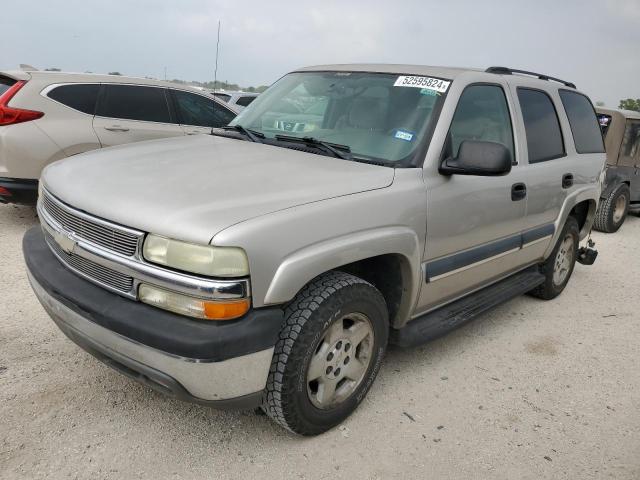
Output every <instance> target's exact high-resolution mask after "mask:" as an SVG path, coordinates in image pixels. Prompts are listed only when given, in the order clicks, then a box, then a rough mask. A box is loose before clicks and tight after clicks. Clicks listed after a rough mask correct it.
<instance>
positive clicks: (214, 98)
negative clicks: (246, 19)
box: [211, 20, 220, 135]
mask: <svg viewBox="0 0 640 480" xmlns="http://www.w3.org/2000/svg"><path fill="white" fill-rule="evenodd" d="M219 50H220V20H218V41H217V42H216V68H215V70H214V71H213V119H214V121H215V118H216V103H217V97H216V84H217V83H218V52H219ZM211 134H212V135H213V126H212V127H211Z"/></svg>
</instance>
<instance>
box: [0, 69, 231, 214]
mask: <svg viewBox="0 0 640 480" xmlns="http://www.w3.org/2000/svg"><path fill="white" fill-rule="evenodd" d="M235 116H236V113H235V112H234V111H233V110H232V109H230V108H229V107H228V106H227V105H226V104H225V103H224V102H222V101H221V100H218V99H214V98H213V97H212V96H211V95H207V94H206V93H203V92H200V91H198V90H197V89H195V88H190V87H187V86H183V85H175V84H172V83H167V82H160V81H156V80H150V79H140V78H129V77H122V76H111V75H93V74H77V73H58V72H39V71H29V72H23V71H11V72H0V203H27V204H28V203H34V202H35V199H36V197H37V188H38V178H39V177H40V172H41V171H42V169H43V168H44V167H45V166H46V165H48V164H49V163H51V162H54V161H56V160H59V159H61V158H65V157H68V156H71V155H76V154H78V153H82V152H86V151H89V150H94V149H97V148H102V147H110V146H113V145H120V144H124V143H131V142H137V141H140V140H152V139H156V138H164V137H173V136H180V135H193V134H198V133H209V132H210V130H211V128H212V127H222V126H224V125H227V124H228V123H229V122H230V121H231V120H233V119H234V118H235Z"/></svg>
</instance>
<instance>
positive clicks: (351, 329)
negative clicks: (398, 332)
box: [262, 271, 389, 435]
mask: <svg viewBox="0 0 640 480" xmlns="http://www.w3.org/2000/svg"><path fill="white" fill-rule="evenodd" d="M367 329H368V330H367ZM365 330H366V332H365ZM356 333H357V335H355V334H356ZM364 333H367V337H364V338H363V339H362V340H359V342H358V343H357V344H356V341H357V338H356V337H359V336H362V335H363V334H364ZM388 337H389V320H388V311H387V306H386V303H385V300H384V298H383V296H382V294H381V293H380V292H379V291H378V290H377V289H376V288H375V287H374V286H373V285H371V284H370V283H368V282H366V281H364V280H362V279H361V278H358V277H355V276H353V275H350V274H347V273H343V272H337V271H336V272H329V273H326V274H324V275H321V276H320V277H318V278H316V279H315V280H314V281H312V282H311V283H309V284H308V285H307V286H306V287H305V288H304V289H303V290H302V291H301V292H300V293H299V294H298V295H297V296H296V298H295V299H294V300H293V301H292V302H291V303H290V304H289V305H288V306H287V307H286V309H285V321H284V324H283V327H282V330H281V331H280V336H279V339H278V342H277V343H276V346H275V351H274V354H273V361H272V363H271V369H270V371H269V377H268V379H267V386H266V394H265V398H264V400H263V405H262V408H263V410H264V411H265V412H266V413H267V415H269V416H270V417H271V418H272V419H273V420H275V422H276V423H278V424H280V425H281V426H283V427H284V428H286V429H288V430H290V431H291V432H294V433H297V434H300V435H317V434H320V433H323V432H325V431H327V430H329V429H331V428H333V427H335V426H336V425H338V424H339V423H340V422H342V421H343V420H344V419H346V418H347V417H348V416H349V415H350V414H351V413H352V412H353V411H354V410H355V409H356V408H357V406H358V404H359V403H360V402H361V401H362V399H363V398H364V397H365V395H366V394H367V392H368V390H369V388H370V387H371V385H372V383H373V381H374V380H375V378H376V375H377V374H378V370H379V369H380V364H381V362H382V358H383V357H384V353H385V350H386V347H387V340H388ZM349 342H353V345H352V344H351V343H349ZM347 365H350V366H349V367H347ZM312 367H313V368H312ZM330 367H331V368H330ZM330 370H331V372H330ZM316 372H322V373H321V375H320V376H318V377H315V375H317V373H316ZM356 372H357V373H356ZM311 377H314V378H311ZM340 377H342V379H340ZM352 377H353V378H352ZM356 379H359V380H356ZM334 380H335V381H334ZM332 385H337V388H336V389H335V394H333V396H332V395H331V393H330V392H332V389H331V386H332ZM314 387H315V390H314ZM323 402H324V403H323Z"/></svg>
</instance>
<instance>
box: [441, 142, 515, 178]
mask: <svg viewBox="0 0 640 480" xmlns="http://www.w3.org/2000/svg"><path fill="white" fill-rule="evenodd" d="M439 171H440V173H441V174H443V175H478V176H483V177H496V176H500V175H506V174H507V173H509V172H510V171H511V153H510V152H509V150H508V149H507V147H505V146H504V145H502V144H501V143H495V142H482V141H477V140H465V141H464V142H462V143H461V144H460V149H459V150H458V156H457V157H455V158H451V157H450V158H446V159H445V160H444V161H443V162H442V164H441V165H440V169H439Z"/></svg>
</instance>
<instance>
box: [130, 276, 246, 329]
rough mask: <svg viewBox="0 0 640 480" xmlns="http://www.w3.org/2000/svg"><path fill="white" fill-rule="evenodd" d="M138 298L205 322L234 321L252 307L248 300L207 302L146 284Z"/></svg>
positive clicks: (139, 291)
mask: <svg viewBox="0 0 640 480" xmlns="http://www.w3.org/2000/svg"><path fill="white" fill-rule="evenodd" d="M138 298H139V299H140V301H141V302H144V303H146V304H148V305H152V306H154V307H158V308H162V309H163V310H169V311H170V312H174V313H177V314H180V315H186V316H189V317H194V318H201V319H204V320H233V319H234V318H238V317H241V316H243V315H244V314H245V313H247V312H248V311H249V307H250V306H251V301H250V300H249V299H248V298H243V299H241V300H206V299H202V298H195V297H189V296H188V295H182V294H180V293H175V292H170V291H168V290H164V289H162V288H157V287H153V286H151V285H146V284H141V285H140V288H139V289H138Z"/></svg>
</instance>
